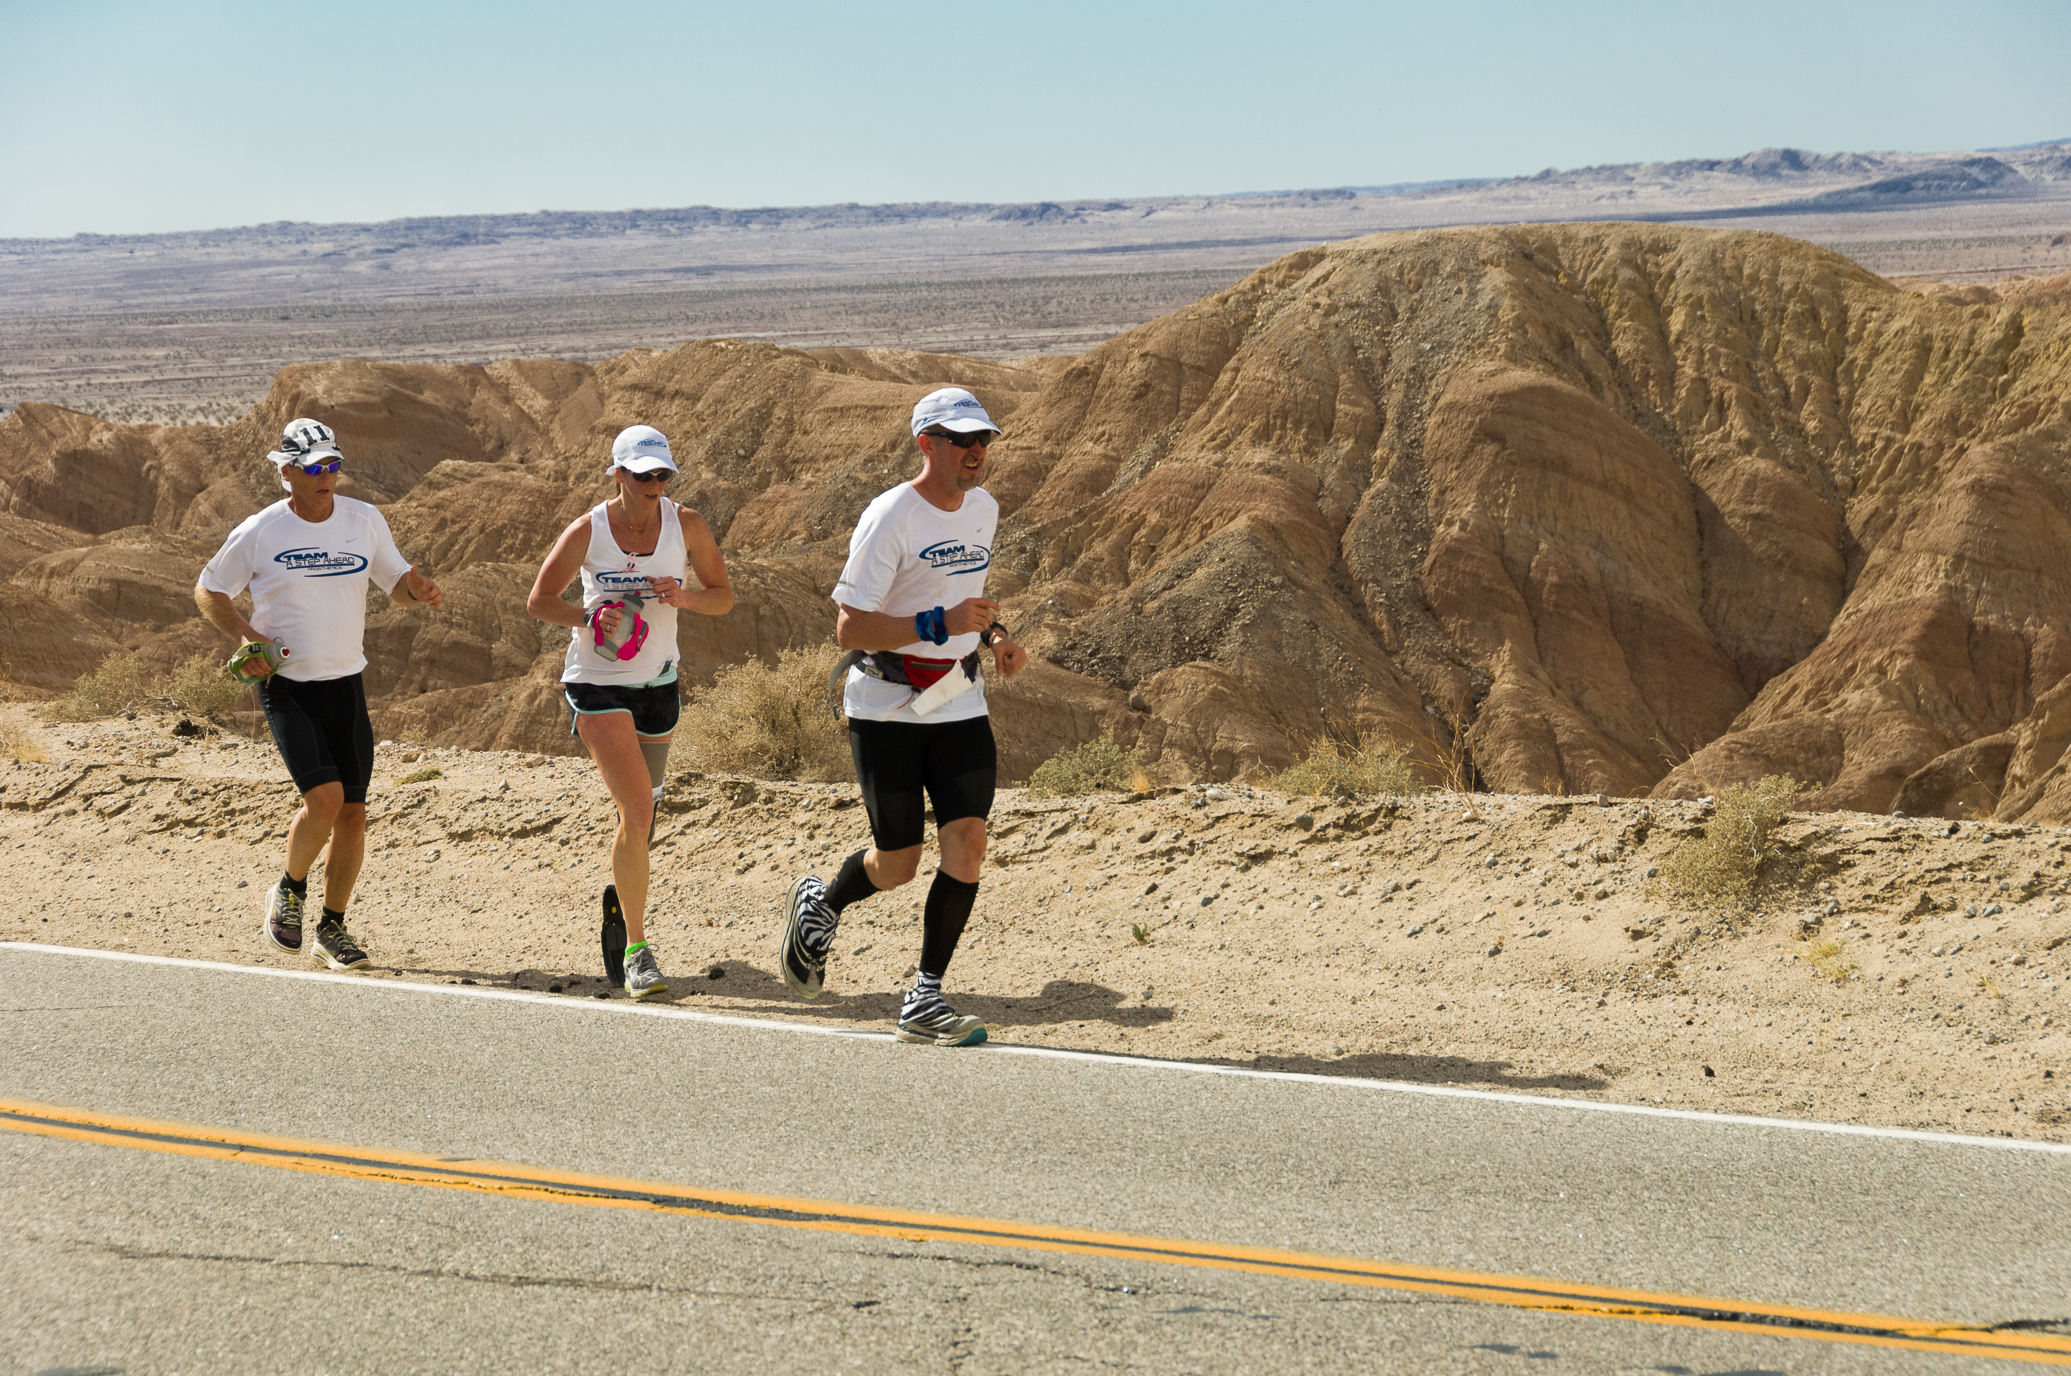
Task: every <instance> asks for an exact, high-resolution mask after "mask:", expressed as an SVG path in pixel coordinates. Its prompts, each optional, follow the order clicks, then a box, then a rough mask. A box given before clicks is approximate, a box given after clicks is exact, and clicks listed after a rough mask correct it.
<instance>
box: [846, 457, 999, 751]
mask: <svg viewBox="0 0 2071 1376" xmlns="http://www.w3.org/2000/svg"><path fill="white" fill-rule="evenodd" d="M999 521H1000V504H999V503H998V502H997V501H995V500H993V496H992V494H991V493H990V492H987V491H986V490H985V489H984V488H982V487H974V488H972V489H971V490H970V491H969V492H966V493H965V494H964V501H963V505H962V506H960V507H958V508H957V509H956V510H955V511H944V510H942V509H941V508H940V507H938V506H936V505H934V504H933V503H932V502H930V501H929V500H928V499H927V498H925V497H923V496H921V495H920V493H918V492H916V491H914V488H913V484H911V483H901V484H899V485H898V486H897V487H895V488H893V489H892V490H891V491H889V492H886V493H883V494H881V495H880V496H879V497H878V498H877V500H876V501H874V502H872V503H871V504H870V505H869V506H867V507H864V508H863V515H862V517H861V519H859V520H858V521H857V522H856V533H855V534H853V535H851V536H850V537H849V561H848V563H846V564H844V565H843V566H842V570H841V581H840V582H838V583H836V584H835V585H834V600H835V601H836V602H838V603H842V604H844V605H846V606H850V607H854V608H855V609H856V610H857V611H859V612H885V613H887V614H889V615H891V616H898V617H906V618H911V617H912V616H913V614H914V613H915V612H922V611H927V610H928V609H930V608H932V607H953V606H955V605H956V604H957V603H959V602H961V601H963V600H964V599H965V598H967V597H982V596H983V595H984V593H985V571H986V570H987V569H989V568H991V567H992V537H993V531H994V530H995V529H996V528H997V527H998V525H999ZM977 648H978V633H977V632H976V631H966V632H965V633H964V634H962V635H953V636H951V637H949V643H948V644H946V645H936V644H935V643H933V642H932V641H927V640H915V641H914V642H913V643H912V644H910V645H902V646H900V647H899V653H900V654H902V655H919V656H921V657H922V658H923V659H962V658H963V657H964V656H965V655H967V654H969V653H971V651H973V650H975V649H977ZM952 672H956V673H961V672H962V671H961V670H953V671H952ZM912 696H913V690H912V689H911V688H909V687H907V686H906V685H904V684H900V683H886V682H885V681H884V680H883V679H876V678H872V677H870V675H868V674H866V673H864V672H863V671H862V670H860V669H851V670H849V679H848V686H847V688H846V689H845V690H844V691H843V694H842V703H843V706H844V707H845V708H846V710H847V712H848V714H849V716H851V717H853V718H855V719H857V720H859V721H909V722H945V721H966V720H969V719H970V718H972V717H982V716H984V715H985V712H986V707H985V680H984V678H983V677H982V676H981V677H980V679H979V680H978V683H977V684H976V685H975V686H974V687H972V688H970V689H968V690H967V691H965V692H964V693H963V694H961V695H960V696H958V697H956V698H953V699H951V700H950V701H949V702H947V703H944V704H943V705H942V706H940V707H938V708H936V709H935V710H934V711H933V712H930V713H929V714H928V715H926V716H924V717H923V716H921V715H919V714H918V713H916V712H914V710H913V709H912V708H911V707H902V706H901V704H902V703H905V702H906V701H907V700H908V699H909V698H910V697H912Z"/></svg>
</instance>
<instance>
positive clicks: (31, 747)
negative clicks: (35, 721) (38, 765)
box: [0, 712, 43, 760]
mask: <svg viewBox="0 0 2071 1376" xmlns="http://www.w3.org/2000/svg"><path fill="white" fill-rule="evenodd" d="M42 758H43V746H42V745H41V744H40V743H39V742H38V741H37V739H36V732H35V730H34V728H32V727H31V726H30V725H29V724H28V723H27V722H25V721H23V720H21V718H20V717H18V716H16V715H15V714H14V713H13V712H4V713H0V759H7V760H40V759H42Z"/></svg>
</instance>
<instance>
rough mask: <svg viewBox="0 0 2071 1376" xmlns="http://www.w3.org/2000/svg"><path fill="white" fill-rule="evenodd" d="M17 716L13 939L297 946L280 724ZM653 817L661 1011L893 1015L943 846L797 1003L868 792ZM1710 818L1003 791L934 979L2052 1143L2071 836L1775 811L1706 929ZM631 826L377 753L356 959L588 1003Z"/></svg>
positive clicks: (728, 780) (300, 960) (225, 957)
mask: <svg viewBox="0 0 2071 1376" xmlns="http://www.w3.org/2000/svg"><path fill="white" fill-rule="evenodd" d="M0 713H4V714H6V715H7V716H8V718H9V719H10V720H13V721H15V722H17V723H20V724H24V725H29V726H30V729H31V730H32V731H33V734H34V738H35V746H36V748H39V749H40V750H41V751H42V752H43V754H44V756H45V758H44V759H42V760H40V761H31V762H22V761H8V762H6V763H0V854H4V855H6V856H7V857H8V859H7V861H6V863H5V865H4V867H0V896H4V898H5V900H6V901H5V903H4V905H0V939H7V940H24V941H40V942H52V943H58V944H64V945H73V946H86V947H95V948H115V949H121V950H126V951H137V952H147V953H153V954H165V955H175V956H190V957H197V958H201V959H207V960H220V961H232V962H237V963H241V964H251V965H271V966H288V967H302V966H308V965H310V964H312V957H310V956H307V955H304V956H290V955H284V954H281V953H279V952H276V951H274V950H273V949H272V948H271V947H270V946H268V945H266V944H265V943H264V942H263V941H262V939H261V936H260V918H259V904H260V898H261V895H262V894H263V892H264V890H265V887H266V886H267V885H268V884H269V883H271V882H272V881H273V880H274V879H275V878H276V877H277V875H278V873H279V869H280V852H281V844H282V842H281V838H282V837H283V836H284V834H285V832H284V828H285V825H286V822H287V819H288V817H289V816H290V815H291V813H292V811H293V807H294V791H293V788H292V785H290V784H289V782H288V781H287V778H286V773H285V770H284V769H283V768H282V767H281V765H280V762H279V760H278V757H277V756H276V755H275V754H274V751H273V749H272V745H271V742H270V741H268V740H264V739H262V740H260V741H257V742H254V741H250V740H246V739H243V738H241V737H238V736H236V735H234V734H229V733H226V732H223V731H220V730H218V729H216V728H214V727H212V726H204V727H203V729H202V734H200V735H199V736H186V737H183V736H177V735H175V734H174V728H175V726H176V719H174V718H171V717H140V718H138V719H137V720H134V721H112V722H103V723H94V724H89V725H75V726H64V725H56V724H46V723H33V724H32V723H30V719H29V718H28V716H27V709H26V708H24V707H21V706H13V707H4V708H0ZM427 769H438V770H440V771H442V777H440V778H437V779H433V780H428V781H424V782H418V783H410V784H404V783H402V782H400V779H401V778H402V777H403V776H405V775H409V774H411V773H415V772H419V771H423V770H427ZM663 809H664V816H663V818H662V820H661V824H660V825H659V826H658V828H657V833H656V842H655V869H656V875H657V884H656V893H655V900H654V903H653V913H652V916H651V918H650V924H649V931H650V933H651V935H652V937H653V939H654V941H655V945H656V950H657V952H658V953H659V956H660V959H661V965H662V970H663V972H664V974H665V975H666V976H667V978H668V980H669V982H670V984H671V986H672V992H671V994H670V995H669V997H670V998H673V999H678V1000H681V1001H685V1002H694V1003H695V1006H698V1007H701V1008H707V1009H712V1010H715V1011H726V1012H731V1013H743V1014H752V1015H762V1016H769V1017H778V1018H789V1019H795V1020H814V1021H819V1022H825V1023H831V1024H839V1025H860V1026H884V1025H885V1024H886V1023H887V1022H888V1020H889V1019H890V1017H891V1016H892V1014H893V1013H894V1011H895V1007H896V999H897V991H898V990H899V989H900V988H902V987H903V982H904V981H905V979H906V978H907V976H908V975H909V973H910V971H911V969H912V962H913V960H914V958H915V957H916V956H917V954H918V952H919V944H920V916H919V914H920V900H921V897H922V894H923V892H924V890H925V888H926V882H925V881H926V876H927V875H928V874H930V873H932V864H933V862H932V858H930V860H929V862H928V863H927V864H926V865H924V867H923V869H922V878H921V880H920V881H917V882H916V883H914V884H912V885H909V886H907V887H906V888H905V889H903V890H900V891H898V892H896V893H889V894H883V895H880V896H878V897H877V898H875V899H872V900H870V901H869V902H867V903H865V904H862V905H858V906H856V907H853V908H851V909H850V910H849V913H848V916H847V919H846V921H845V922H844V923H843V926H842V930H841V934H840V937H839V940H838V943H837V958H836V960H835V961H834V963H833V965H832V967H831V969H830V973H829V979H828V989H827V993H826V994H825V995H824V996H823V997H822V998H821V999H819V1000H818V1001H816V1002H810V1003H808V1002H804V1001H801V1000H799V999H796V998H794V997H792V996H790V995H789V994H788V993H787V992H786V991H785V989H784V987H783V985H782V983H781V981H780V980H779V979H778V977H777V975H776V973H775V959H774V955H775V947H776V935H777V909H778V904H779V903H780V901H781V900H782V897H783V894H784V891H785V888H786V886H787V885H788V884H789V882H790V880H791V878H792V877H793V876H794V875H796V874H798V873H799V872H801V871H806V870H811V871H816V872H818V873H819V874H821V875H822V876H827V877H831V875H832V873H833V871H834V868H835V866H836V865H838V864H839V862H840V859H841V857H842V856H844V855H845V854H847V853H848V852H849V851H851V850H854V849H856V848H857V847H859V846H861V845H863V844H865V842H866V839H867V836H866V823H865V820H864V816H863V812H862V809H861V808H860V807H859V806H858V805H857V801H856V795H855V790H854V789H853V788H852V787H848V786H834V785H809V784H773V783H767V782H762V781H757V780H750V779H742V778H732V777H705V776H700V775H696V774H683V775H678V776H676V777H674V778H672V779H671V781H670V784H669V792H668V794H667V795H666V796H665V798H664V800H663ZM1706 811H1707V810H1706V809H1705V808H1704V807H1703V806H1702V805H1699V804H1678V803H1651V804H1650V803H1644V802H1638V801H1631V800H1609V799H1603V798H1585V797H1541V796H1494V795H1471V796H1470V795H1460V794H1435V795H1430V796H1427V797H1423V798H1415V799H1403V800H1394V801H1378V802H1366V803H1359V804H1349V805H1348V804H1326V803H1322V802H1320V801H1319V800H1316V799H1303V798H1285V797H1281V796H1278V795H1275V794H1271V793H1268V792H1265V791H1261V790H1253V789H1247V788H1243V787H1239V786H1199V787H1195V788H1190V789H1184V790H1164V791H1161V792H1159V793H1156V794H1139V795H1131V796H1127V797H1124V796H1122V795H1113V794H1110V795H1102V796H1100V797H1099V798H1098V799H1097V800H1092V801H1087V800H1074V799H1054V798H1053V799H1041V798H1031V797H1028V796H1026V795H1024V794H1023V793H1021V792H1020V791H1019V790H1008V791H1006V792H1004V793H1003V794H1002V795H1001V797H1000V800H999V802H998V804H997V806H996V808H995V811H994V815H993V822H994V829H993V842H992V849H991V853H990V855H989V857H988V863H987V873H986V877H985V883H984V888H983V890H982V891H981V893H980V895H979V900H978V908H977V911H976V913H975V914H974V916H973V918H972V922H971V926H970V929H969V931H968V932H967V933H966V935H965V938H964V942H963V945H962V948H961V950H960V951H959V953H958V955H957V959H956V962H955V964H954V965H953V966H952V967H951V970H950V974H949V978H948V981H947V988H948V991H949V993H950V996H951V998H952V1001H953V1002H955V1003H956V1004H957V1005H958V1006H959V1008H961V1009H962V1010H963V1011H965V1012H970V1013H976V1014H978V1015H979V1016H981V1017H983V1018H985V1020H986V1021H987V1023H988V1024H989V1025H990V1026H991V1028H992V1031H993V1036H994V1037H995V1039H998V1040H1004V1041H1011V1042H1016V1043H1024V1044H1037V1045H1046V1046H1063V1047H1074V1048H1080V1049H1089V1050H1102V1051H1117V1052H1127V1053H1131V1054H1136V1055H1146V1056H1158V1057H1171V1058H1182V1059H1191V1060H1202V1061H1211V1062H1216V1063H1221V1064H1231V1065H1243V1066H1256V1067H1261V1068H1268V1069H1281V1070H1301V1071H1311V1072H1316V1073H1322V1074H1345V1075H1360V1076H1371V1077H1379V1078H1386V1079H1393V1080H1413V1081H1422V1082H1429V1083H1443V1084H1455V1085H1463V1086H1471V1087H1483V1088H1495V1089H1508V1090H1523V1091H1529V1092H1533V1093H1539V1094H1554V1095H1564V1096H1575V1097H1582V1098H1593V1099H1604V1100H1612V1101H1618V1102H1625V1103H1646V1104H1662V1105H1669V1106H1676V1107H1687V1108H1703V1109H1713V1110H1719V1111H1724V1112H1730V1113H1746V1114H1763V1115H1776V1116H1782V1117H1803V1118H1818V1119H1822V1120H1828V1121H1841V1122H1857V1123H1870V1124H1881V1125H1891V1126H1903V1127H1917V1128H1926V1129H1934V1130H1953V1131H1961V1132H1971V1133H1981V1134H1990V1135H2005V1136H2013V1137H2024V1138H2032V1139H2046V1140H2052V1141H2071V1044H2067V1039H2066V1036H2065V1027H2064V1020H2065V1017H2066V1007H2065V1004H2066V1001H2065V1000H2064V999H2063V998H2062V996H2061V994H2060V990H2061V988H2062V986H2063V983H2064V979H2065V975H2066V972H2067V967H2071V913H2067V912H2066V911H2065V897H2064V895H2065V894H2066V891H2067V872H2066V863H2065V862H2066V857H2067V856H2071V833H2066V832H2064V831H2061V830H2056V829H2050V828H2033V827H2019V826H1998V825H1993V824H1989V823H1987V824H1979V823H1970V822H1965V823H1961V824H1957V823H1951V822H1946V821H1939V820H1903V819H1893V818H1889V817H1873V816H1866V815H1859V814H1849V813H1823V814H1806V815H1799V816H1794V817H1793V818H1792V819H1791V821H1790V822H1789V823H1788V824H1787V825H1786V827H1785V829H1784V831H1783V833H1782V838H1783V840H1784V842H1785V845H1786V847H1787V851H1788V855H1787V859H1788V861H1789V863H1790V864H1791V865H1793V866H1794V867H1795V869H1796V870H1797V872H1798V874H1799V876H1800V878H1799V879H1798V881H1797V882H1796V883H1795V884H1794V885H1793V886H1792V887H1791V888H1790V889H1789V890H1788V891H1785V892H1777V891H1773V890H1772V892H1771V893H1770V894H1769V895H1768V896H1767V898H1766V900H1765V903H1764V906H1763V909H1762V910H1761V911H1760V912H1757V913H1752V914H1742V915H1738V916H1731V917H1721V916H1719V915H1717V914H1712V913H1704V912H1698V911H1692V910H1689V909H1685V908H1679V907H1677V906H1675V905H1673V904H1671V903H1669V902H1667V901H1666V899H1665V897H1664V895H1663V894H1662V893H1661V892H1660V886H1659V884H1658V883H1650V882H1649V879H1648V874H1649V871H1650V870H1651V869H1652V868H1653V867H1654V866H1656V865H1657V864H1658V863H1659V861H1660V860H1661V858H1662V857H1663V856H1664V855H1666V854H1667V853H1668V851H1669V850H1670V849H1671V848H1673V846H1674V845H1675V844H1676V843H1677V841H1678V839H1679V838H1681V837H1684V836H1687V835H1690V834H1691V833H1693V832H1694V831H1695V830H1696V829H1697V828H1699V827H1700V826H1701V825H1702V822H1703V819H1704V817H1705V815H1706ZM612 825H613V818H612V815H611V809H610V802H609V798H608V796H607V795H606V793H605V790H604V788H603V785H602V784H601V782H600V781H599V780H598V779H597V777H596V774H595V771H594V770H593V769H592V768H591V767H590V766H589V764H588V763H587V762H586V761H582V760H572V759H547V758H544V757H540V756H529V757H522V756H517V755H512V754H507V753H504V754H499V753H470V752H464V751H445V750H431V749H423V750H418V749H413V748H410V747H409V746H408V745H407V744H391V743H384V744H383V745H382V747H381V749H380V751H379V755H378V759H377V763H376V772H375V793H374V796H373V798H372V801H371V825H370V846H369V856H368V862H367V866H366V869H365V871H364V872H363V874H362V877H361V881H360V886H359V890H358V892H357V894H356V895H355V898H354V901H353V904H352V907H351V926H352V929H353V931H354V933H355V934H356V935H357V936H358V937H359V938H360V940H361V941H362V942H363V943H364V944H365V946H366V947H367V949H368V951H369V953H370V954H371V955H372V957H373V959H374V961H375V967H374V969H373V970H372V971H371V972H370V973H369V974H368V975H367V977H368V978H372V979H405V980H427V981H444V982H456V981H457V982H470V981H471V982H474V983H476V984H480V985H485V986H502V987H519V988H526V989H534V990H554V991H556V992H561V993H563V994H565V995H566V996H568V997H578V998H588V997H597V996H600V995H603V994H604V993H605V992H606V987H605V985H604V984H603V982H602V966H601V963H600V960H599V956H598V942H597V927H598V906H597V903H598V892H599V890H600V889H601V888H602V886H603V885H604V884H605V883H606V882H607V881H608V878H609V873H608V864H607V852H608V847H609V842H610V835H611V830H612ZM314 880H315V877H314V876H313V881H314ZM320 889H321V884H320V882H312V885H311V897H312V899H313V900H314V899H317V898H319V897H320ZM611 996H612V997H623V995H621V994H613V995H611ZM930 1054H933V1053H930ZM943 1054H950V1053H943Z"/></svg>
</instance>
